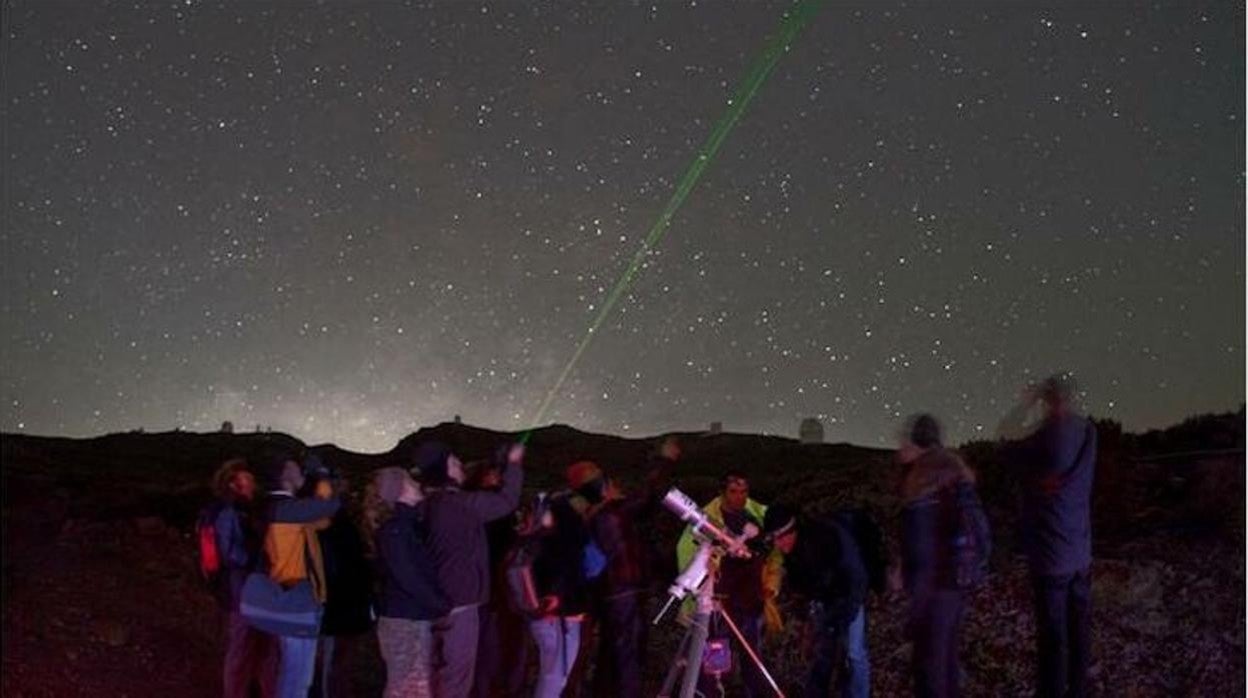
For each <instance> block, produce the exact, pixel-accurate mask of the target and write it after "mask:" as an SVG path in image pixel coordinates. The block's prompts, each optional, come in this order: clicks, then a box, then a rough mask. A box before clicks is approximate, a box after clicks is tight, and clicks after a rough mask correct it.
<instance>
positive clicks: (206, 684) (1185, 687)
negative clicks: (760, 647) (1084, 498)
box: [0, 409, 1245, 698]
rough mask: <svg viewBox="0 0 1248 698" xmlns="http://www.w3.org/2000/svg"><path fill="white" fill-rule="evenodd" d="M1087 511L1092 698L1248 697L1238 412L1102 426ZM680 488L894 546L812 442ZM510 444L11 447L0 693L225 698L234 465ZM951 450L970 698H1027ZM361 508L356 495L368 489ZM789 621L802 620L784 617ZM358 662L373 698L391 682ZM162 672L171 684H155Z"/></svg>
mask: <svg viewBox="0 0 1248 698" xmlns="http://www.w3.org/2000/svg"><path fill="white" fill-rule="evenodd" d="M1098 427H1099V429H1100V436H1101V439H1100V452H1099V462H1098V474H1097V481H1096V490H1095V494H1094V504H1093V507H1094V518H1095V524H1094V525H1095V529H1094V530H1095V549H1096V556H1097V562H1096V563H1095V567H1094V584H1095V594H1096V606H1095V612H1096V620H1095V630H1094V632H1095V643H1096V645H1095V647H1096V654H1097V660H1098V661H1097V664H1096V669H1095V671H1096V682H1097V685H1098V688H1099V689H1100V693H1101V694H1102V695H1140V696H1169V695H1242V694H1243V692H1244V688H1245V686H1244V664H1243V656H1244V597H1243V588H1244V526H1243V522H1244V474H1245V468H1244V455H1243V453H1244V452H1243V444H1244V414H1243V411H1242V409H1241V410H1240V411H1239V412H1237V413H1232V414H1224V415H1205V416H1200V417H1194V418H1192V419H1189V420H1186V421H1185V422H1183V423H1182V424H1180V425H1177V426H1175V427H1173V428H1171V429H1166V430H1157V431H1151V432H1148V433H1145V434H1140V435H1133V434H1127V433H1123V432H1122V430H1121V427H1120V426H1119V425H1117V424H1116V423H1113V422H1109V421H1101V422H1098ZM679 436H681V437H682V445H683V449H684V454H685V457H684V458H683V459H682V462H681V463H680V466H679V469H678V472H677V474H676V477H677V482H678V484H679V486H680V487H681V488H682V489H684V490H685V491H686V492H688V493H689V494H690V495H691V496H693V497H694V498H695V499H697V500H699V501H702V500H705V499H708V498H709V497H711V496H713V494H714V491H715V488H716V482H717V479H718V476H719V475H720V474H722V473H723V472H724V471H725V470H726V469H729V468H733V469H738V470H742V471H744V472H745V473H747V474H748V475H749V477H750V479H751V483H752V489H753V493H754V496H755V497H756V498H757V499H760V500H761V501H764V502H775V501H784V502H787V503H790V504H795V505H798V506H801V507H803V508H805V509H806V510H808V511H820V510H827V509H831V508H834V507H837V506H843V505H850V504H852V505H866V506H867V507H869V508H870V509H871V510H872V511H873V512H874V513H875V515H876V516H877V517H878V518H879V519H880V521H881V522H882V523H883V524H884V525H885V529H886V531H887V532H888V534H889V535H890V536H891V535H892V526H893V524H894V522H895V521H896V515H897V509H898V502H897V499H896V497H895V496H894V483H895V481H896V478H897V476H898V472H897V468H896V466H894V465H893V464H892V454H891V452H889V451H883V450H877V449H867V448H861V447H857V446H852V445H847V444H818V445H804V444H801V443H799V442H797V441H794V440H791V439H784V438H779V437H766V436H757V435H749V434H715V435H706V434H696V433H695V434H681V435H679ZM517 437H518V435H517V434H507V433H500V432H493V431H489V430H485V429H479V428H475V427H471V426H468V425H463V424H457V423H444V424H439V425H436V426H433V427H427V428H424V429H421V430H420V431H418V432H416V433H415V434H412V435H411V436H409V437H407V438H405V439H403V441H401V442H400V443H399V444H398V445H396V447H395V449H393V450H392V451H391V452H389V453H385V454H376V455H368V454H358V453H352V452H349V451H345V450H342V449H339V448H337V447H336V446H333V445H328V444H327V445H315V446H310V447H309V446H306V445H305V444H303V443H301V442H299V441H298V440H297V439H295V438H294V437H291V436H289V435H285V434H273V433H254V434H220V433H217V434H195V433H187V432H165V433H141V432H135V433H126V434H112V435H108V436H103V437H99V438H93V439H66V438H50V437H33V436H25V435H13V434H5V435H3V436H2V437H0V457H2V459H3V460H2V469H3V470H2V474H3V524H4V531H3V545H4V563H3V597H4V605H3V642H4V646H5V652H4V657H3V662H4V673H3V684H2V685H0V689H2V690H3V693H4V694H5V695H14V696H60V695H97V694H100V695H102V694H110V695H132V696H140V695H152V694H157V693H160V694H163V693H167V692H172V691H175V690H176V691H177V692H178V693H179V694H180V695H183V696H185V697H186V698H191V697H192V696H201V695H202V696H211V695H216V694H217V693H218V689H217V685H218V684H217V681H219V678H218V672H217V661H218V657H219V653H220V644H219V642H220V639H219V635H218V632H219V630H218V627H217V618H216V614H215V610H214V607H213V605H212V602H211V600H210V599H209V598H208V595H207V594H206V593H205V591H204V589H203V587H202V585H201V584H200V582H199V580H198V576H197V575H198V573H197V571H196V569H195V561H194V549H193V546H192V541H191V539H190V532H191V526H192V522H193V518H194V516H195V513H196V512H197V510H198V509H199V507H200V506H202V504H203V503H204V502H206V501H207V499H208V486H207V483H208V479H209V477H210V475H211V474H212V472H213V471H214V469H215V468H216V467H217V466H218V465H219V464H220V463H221V462H222V461H223V460H225V459H227V458H229V457H233V456H238V455H242V456H252V455H255V454H257V453H259V452H260V451H261V450H262V449H264V448H265V447H266V446H269V445H272V444H280V445H282V446H284V447H286V448H290V449H292V450H294V451H296V452H299V451H303V450H305V449H307V450H311V451H313V452H315V453H317V454H318V455H319V456H320V457H321V458H322V459H324V460H325V461H326V462H328V463H330V464H331V465H334V466H336V467H338V468H340V469H341V470H342V471H343V472H344V473H345V474H346V475H347V476H348V477H349V478H351V479H352V480H353V481H354V482H356V483H359V482H362V481H363V479H364V478H366V477H367V474H368V472H369V471H371V470H372V469H374V468H377V467H381V466H383V465H390V464H400V463H403V462H404V461H405V454H407V453H408V452H409V449H410V448H411V447H412V446H413V445H414V444H415V443H418V442H420V441H423V440H426V439H438V440H442V441H445V442H446V443H448V444H450V445H452V447H453V448H454V449H456V450H457V452H459V453H460V454H461V455H462V456H463V457H464V459H465V460H466V461H471V460H474V459H478V458H484V457H488V456H489V454H490V453H492V452H493V450H494V449H495V448H496V447H497V446H499V445H501V444H503V443H506V442H508V441H509V440H512V439H515V438H517ZM660 438H661V437H654V438H648V439H626V438H620V437H615V436H609V435H600V434H591V433H586V432H581V431H578V430H576V429H573V428H571V427H568V426H563V425H555V426H551V427H547V428H544V429H539V430H537V431H535V432H534V433H533V434H532V436H531V440H530V442H529V459H528V464H527V466H526V490H528V491H530V492H533V491H537V490H538V489H552V488H558V487H560V486H562V472H563V469H564V468H565V467H566V466H567V465H568V464H569V463H571V462H573V461H574V460H578V459H582V458H588V459H592V460H595V461H598V462H599V463H601V464H603V465H604V467H605V468H606V469H607V470H608V472H610V473H613V474H614V475H616V476H617V477H619V478H620V479H621V481H623V482H624V483H625V484H626V485H633V484H635V483H636V482H637V480H638V478H639V476H640V474H641V470H642V466H643V464H644V463H645V459H646V458H647V456H648V455H649V454H650V453H651V452H653V451H654V449H655V448H656V446H657V444H658V442H659V441H660ZM961 451H962V453H963V455H964V456H965V457H966V459H967V460H968V462H969V463H971V464H972V466H973V467H974V468H975V469H976V471H977V474H978V477H979V481H980V488H981V495H982V497H983V499H984V501H985V503H986V505H987V507H988V509H989V515H990V518H991V520H992V524H993V528H994V536H995V538H996V547H995V550H994V560H993V571H992V577H991V579H990V583H989V586H988V588H987V589H985V590H983V591H981V592H980V593H978V594H977V595H976V596H975V597H974V599H973V602H972V609H971V611H970V614H969V616H968V621H967V626H966V629H965V632H964V640H963V642H964V645H963V657H964V664H965V668H966V671H967V686H966V688H967V694H968V695H973V696H997V695H1020V694H1026V693H1027V691H1028V687H1029V685H1030V681H1031V671H1032V665H1033V662H1034V651H1033V649H1032V635H1031V633H1032V625H1031V623H1032V621H1031V615H1030V597H1029V591H1028V580H1027V577H1026V570H1025V566H1024V565H1023V562H1022V559H1021V558H1020V556H1019V555H1018V551H1017V549H1016V546H1015V545H1014V540H1015V533H1014V520H1015V518H1014V517H1015V513H1014V512H1015V504H1014V503H1015V501H1016V496H1017V492H1016V485H1015V482H1014V479H1013V478H1012V477H1011V475H1010V466H1009V464H1008V463H1004V462H1001V459H1000V457H999V449H998V447H997V444H995V443H993V442H975V443H969V444H965V445H964V446H963V447H962V448H961ZM357 491H358V489H357ZM679 528H680V524H679V522H678V521H676V519H675V517H673V516H670V515H667V514H664V515H662V516H661V519H660V521H659V522H658V526H657V530H656V531H655V535H656V536H657V537H658V540H659V542H660V544H661V546H660V547H662V548H665V549H667V550H670V549H671V547H672V545H673V544H674V539H675V536H676V534H677V532H678V531H679ZM904 603H905V601H904V598H902V597H901V596H899V595H892V596H886V597H884V598H876V599H873V600H872V601H871V604H870V609H869V610H870V613H871V618H872V620H871V622H870V624H869V628H870V630H869V632H870V641H871V649H872V652H873V665H874V666H873V684H874V688H875V691H876V693H877V694H879V695H898V694H902V695H904V694H906V693H908V691H909V688H908V683H907V678H906V676H907V675H906V657H907V653H908V651H909V649H908V645H906V643H905V642H904V632H903V627H902V619H903V616H904V613H903V609H904ZM790 610H794V609H790ZM677 634H678V631H677V629H676V628H675V627H674V626H673V625H672V624H671V623H668V624H665V625H664V626H661V627H660V628H658V629H656V630H655V632H654V633H653V636H652V642H651V651H650V653H649V661H650V663H651V665H650V672H649V675H648V677H647V678H648V680H649V681H657V680H658V679H659V678H660V677H661V673H662V671H663V669H664V668H665V667H666V665H667V663H668V659H669V655H670V654H671V653H672V652H673V651H674V649H675V647H674V645H675V642H676V640H677ZM796 646H797V643H796V629H795V626H794V625H793V624H790V626H789V628H788V629H787V630H786V632H785V634H784V635H783V636H782V637H780V638H777V639H774V640H772V641H771V642H770V643H769V645H768V647H767V650H766V651H767V654H768V657H769V658H770V661H771V663H772V665H773V668H774V669H775V670H776V671H777V672H778V673H779V674H780V676H781V677H783V678H784V680H785V681H786V683H789V684H791V683H792V681H793V680H794V679H795V678H796V677H797V676H798V675H799V674H800V671H801V669H802V667H803V666H804V664H803V662H802V659H801V658H800V657H799V656H798V654H797V650H796ZM362 662H363V663H362V664H361V665H360V666H359V667H357V672H358V677H359V678H360V686H361V691H362V695H375V694H376V693H375V691H376V688H377V684H378V681H379V679H378V676H379V672H380V671H381V668H380V666H379V665H378V660H377V658H376V656H375V654H374V655H370V656H369V657H366V658H365V659H364V660H362ZM158 667H159V670H158V669H157V668H158Z"/></svg>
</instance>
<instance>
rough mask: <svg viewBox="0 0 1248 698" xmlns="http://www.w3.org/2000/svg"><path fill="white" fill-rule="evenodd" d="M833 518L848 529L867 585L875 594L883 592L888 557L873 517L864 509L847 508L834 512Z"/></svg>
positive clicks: (882, 537)
mask: <svg viewBox="0 0 1248 698" xmlns="http://www.w3.org/2000/svg"><path fill="white" fill-rule="evenodd" d="M833 519H834V520H835V521H836V523H838V524H839V525H840V526H841V527H843V528H844V529H845V530H847V531H849V534H850V536H851V537H852V538H853V539H854V543H855V544H856V545H857V546H858V553H859V554H860V555H861V556H862V566H863V568H864V569H865V570H866V571H867V586H868V587H869V588H870V589H871V591H874V592H875V593H877V594H882V593H884V589H885V588H886V587H887V585H888V558H887V556H886V554H885V551H884V534H883V533H882V532H881V531H880V527H879V526H878V525H876V523H875V519H873V518H871V515H870V514H868V513H867V511H866V510H865V509H849V510H843V511H838V512H836V514H835V515H833Z"/></svg>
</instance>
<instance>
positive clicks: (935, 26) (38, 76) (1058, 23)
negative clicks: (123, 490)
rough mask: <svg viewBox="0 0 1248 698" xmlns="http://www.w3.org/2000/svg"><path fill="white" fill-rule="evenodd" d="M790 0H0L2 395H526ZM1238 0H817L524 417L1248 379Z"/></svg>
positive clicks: (438, 413) (986, 397) (837, 412)
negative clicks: (641, 261) (1055, 375)
mask: <svg viewBox="0 0 1248 698" xmlns="http://www.w3.org/2000/svg"><path fill="white" fill-rule="evenodd" d="M786 7H788V3H786V2H748V3H747V2H741V3H731V4H730V3H724V2H706V1H700V2H684V3H679V4H678V3H674V2H660V3H655V4H650V3H644V4H635V3H619V2H602V3H557V4H552V3H527V2H524V3H522V2H520V1H519V0H516V1H514V2H511V1H509V2H491V3H481V2H466V1H465V2H445V3H436V4H415V3H382V2H345V1H343V2H326V3H318V4H311V3H297V2H250V1H248V2H242V1H239V2H232V3H204V2H198V1H195V2H192V1H190V0H186V1H184V2H146V1H142V2H127V3H110V2H49V1H48V0H22V1H18V2H13V1H6V2H4V4H3V13H4V14H3V18H2V19H3V32H4V33H3V42H4V43H3V56H2V63H3V107H2V108H3V114H2V118H3V128H4V133H3V137H4V141H3V156H4V160H3V188H4V190H3V216H4V218H3V229H2V231H0V245H2V254H3V261H2V262H0V264H2V270H0V283H2V289H3V304H2V306H3V307H2V315H3V317H2V322H3V327H2V329H0V342H2V345H0V351H2V355H3V371H2V373H3V375H2V379H0V395H2V397H3V407H2V409H0V429H3V430H4V431H6V432H14V431H16V432H26V433H37V434H56V435H71V436H88V435H95V434H100V433H105V432H112V431H125V430H130V429H136V428H144V429H146V430H148V431H156V430H166V429H173V428H176V427H182V428H185V429H188V430H193V431H211V430H215V429H217V428H218V427H219V426H220V425H221V423H222V422H223V421H224V420H231V421H233V422H234V424H235V425H236V429H237V430H239V431H250V430H252V429H255V428H256V425H263V426H265V427H271V428H273V429H275V430H284V431H288V432H290V433H292V434H294V435H295V436H298V437H300V438H302V439H304V440H305V441H308V442H310V443H320V442H325V441H333V442H336V443H338V444H339V445H342V446H344V447H348V448H354V449H357V450H366V451H382V450H387V449H389V448H390V447H391V446H393V445H394V443H395V442H396V441H397V440H398V439H399V438H400V437H402V436H403V435H405V434H407V433H408V432H410V431H412V430H414V429H416V428H418V427H420V426H424V425H429V424H434V423H437V422H439V421H444V420H449V419H451V418H452V417H453V415H456V414H458V415H462V417H463V420H464V421H465V422H468V423H471V424H476V425H480V426H485V427H490V428H496V429H507V430H517V429H522V428H524V427H527V426H529V420H531V419H533V418H534V416H535V414H534V413H535V412H536V410H537V407H538V405H539V403H540V402H541V401H542V398H543V396H544V395H545V394H546V392H547V391H548V390H550V388H551V386H552V385H553V383H554V381H555V379H556V377H557V376H558V374H559V372H560V371H561V369H562V368H563V367H564V365H565V364H566V363H567V362H568V360H569V358H570V357H571V355H572V352H573V350H574V348H575V346H576V343H577V342H578V341H579V340H580V339H581V338H582V337H583V336H584V335H585V332H586V327H587V325H588V324H589V323H590V322H591V320H592V319H593V317H594V315H595V313H596V312H597V311H598V309H599V308H600V307H601V304H602V303H603V301H604V299H605V297H606V295H607V293H608V291H609V290H610V288H611V287H612V285H613V284H614V283H615V281H616V279H617V278H618V277H619V276H620V274H621V273H622V272H623V270H624V268H625V267H626V266H627V264H628V261H629V260H630V259H631V258H632V256H633V255H634V254H635V253H636V252H637V250H638V249H639V247H640V245H641V244H642V240H643V238H644V237H645V235H646V233H647V231H648V230H649V229H650V227H651V226H652V225H653V224H654V222H655V220H656V217H657V216H658V214H659V212H660V210H661V209H662V208H663V206H664V204H665V203H666V202H667V200H668V198H669V197H670V196H671V194H672V191H673V189H674V187H675V184H676V183H677V182H678V181H679V179H680V177H681V175H682V174H683V173H684V171H685V170H686V168H687V167H688V166H689V163H690V160H691V159H692V158H693V157H694V156H695V154H696V152H697V149H698V147H699V145H700V144H701V143H702V142H703V141H704V140H705V138H706V137H707V135H708V133H709V132H710V130H711V127H712V125H713V124H714V123H715V122H716V120H717V119H719V118H720V116H721V115H722V114H723V112H724V110H725V109H726V108H727V103H728V100H729V99H730V98H732V96H733V93H734V90H735V87H736V85H737V84H738V83H739V82H740V81H741V79H742V78H743V76H744V75H745V73H746V72H747V70H748V69H749V67H750V65H751V64H752V63H753V62H754V61H755V60H756V58H757V57H758V55H759V53H760V51H761V50H762V48H763V47H764V45H765V42H766V40H767V37H768V36H769V34H772V33H774V32H775V31H776V29H777V26H778V25H779V22H780V18H781V15H782V13H783V12H784V10H785V8H786ZM1244 26H1245V22H1244V10H1243V6H1242V3H1237V2H1219V3H1200V2H1176V3H1169V4H1162V5H1155V4H1144V3H1123V2H1117V3H1070V2H1065V3H1061V6H1060V7H1051V6H1038V5H1031V4H1024V3H1016V2H1011V3H986V2H952V3H935V4H930V5H929V4H925V3H924V4H908V5H904V6H903V5H897V6H890V5H888V4H886V3H875V2H863V3H856V4H846V3H835V2H834V3H830V4H829V5H828V6H827V7H826V8H825V9H824V10H823V11H822V12H821V13H820V14H819V15H818V16H817V17H816V18H815V20H814V21H813V22H812V23H811V24H810V25H809V26H808V27H807V28H806V30H805V31H804V32H803V33H802V34H801V35H800V36H799V37H798V39H797V40H796V41H795V42H794V43H793V45H792V46H791V50H790V51H788V52H787V54H785V55H784V57H783V58H782V59H781V61H780V62H779V64H778V65H777V67H776V69H775V71H774V72H773V73H772V75H771V77H770V79H769V80H768V82H767V83H765V84H764V86H763V87H762V89H761V90H760V91H759V92H758V93H757V96H756V97H755V100H754V101H753V102H752V103H751V104H750V106H749V108H748V110H747V111H746V112H745V115H744V117H743V118H742V119H741V121H740V123H739V125H738V126H737V128H736V129H735V131H733V132H732V133H731V134H730V135H729V136H728V139H727V141H726V142H725V143H724V146H723V148H722V150H721V151H720V152H719V155H718V156H717V158H716V159H715V160H714V161H712V162H711V164H710V166H709V168H708V169H707V170H706V173H705V176H704V177H703V178H702V180H701V181H700V182H699V183H698V185H697V187H696V188H695V189H694V190H693V192H692V194H691V195H690V196H689V198H688V200H687V202H686V203H685V205H684V206H683V208H681V209H680V210H679V212H678V214H677V215H676V216H675V218H674V219H673V221H672V226H671V228H670V229H669V230H668V232H667V234H666V236H665V237H664V238H663V239H662V240H661V242H660V243H659V244H658V246H657V247H656V248H655V249H654V250H653V251H652V253H651V254H650V256H649V257H648V261H647V262H646V264H645V266H644V268H643V269H642V271H641V273H640V274H639V275H638V276H637V279H636V282H635V284H634V285H633V286H632V287H631V289H630V291H629V293H628V294H627V295H625V296H624V297H623V299H622V300H621V302H620V303H619V305H618V306H617V307H616V309H615V312H614V313H613V314H612V315H611V316H610V318H609V319H608V320H607V322H606V323H605V324H604V325H603V327H602V328H601V330H600V331H599V332H598V333H596V334H595V341H594V343H593V344H592V345H591V346H590V347H589V349H588V350H587V351H586V352H585V354H584V356H583V358H582V359H581V360H580V362H579V363H578V364H577V365H576V367H575V370H574V372H573V374H572V377H571V378H570V379H569V381H568V382H567V384H566V385H565V387H564V389H563V390H562V392H561V393H560V395H559V397H558V399H556V400H555V401H554V403H553V407H552V409H551V410H550V412H549V414H548V415H546V416H545V419H544V420H543V421H545V422H555V421H557V422H563V423H567V424H571V425H573V426H576V427H578V428H582V429H587V430H594V431H603V432H610V433H616V434H624V435H634V436H648V435H652V434H656V433H659V432H665V431H671V430H694V429H703V428H706V426H707V424H709V423H710V422H711V421H721V422H723V425H724V429H725V430H727V431H743V432H768V433H776V434H784V435H789V436H795V435H796V433H797V427H798V423H799V421H800V420H801V419H802V418H803V417H807V416H818V417H820V418H822V420H823V422H824V425H825V429H826V431H827V439H828V440H831V441H843V440H844V441H851V442H855V443H861V444H869V445H880V444H891V443H893V441H894V435H895V433H896V430H897V427H898V424H899V423H900V422H901V420H902V418H903V417H905V416H906V415H908V414H910V413H912V412H915V411H920V410H925V411H932V412H934V413H935V414H937V415H938V416H939V417H941V418H942V419H943V420H944V421H945V423H946V426H947V428H948V430H949V432H950V437H951V440H952V441H954V442H958V441H961V440H964V439H968V438H975V437H988V436H990V435H991V433H992V431H993V428H994V427H995V425H996V423H997V421H998V420H999V419H1000V417H1001V416H1002V415H1003V414H1004V413H1005V412H1006V411H1007V409H1008V408H1009V407H1010V405H1012V404H1013V401H1014V399H1015V398H1016V396H1017V395H1018V394H1019V392H1020V389H1021V387H1022V386H1023V385H1024V384H1025V383H1026V382H1027V381H1028V380H1029V379H1034V378H1039V377H1043V376H1044V375H1047V374H1049V373H1051V372H1053V371H1055V370H1058V369H1070V370H1072V371H1074V372H1075V375H1076V377H1077V379H1078V382H1079V384H1080V387H1081V388H1082V389H1083V390H1084V391H1085V392H1086V395H1085V405H1086V409H1087V411H1089V412H1090V413H1092V414H1093V415H1096V416H1102V417H1111V418H1113V419H1117V420H1120V421H1121V422H1123V423H1124V425H1125V426H1126V427H1128V428H1130V429H1140V428H1146V427H1155V426H1164V425H1168V424H1170V423H1173V422H1176V421H1179V420H1181V419H1182V418H1184V417H1185V416H1188V415H1190V414H1193V413H1199V412H1207V411H1220V410H1226V409H1234V408H1237V407H1238V405H1239V404H1240V403H1241V402H1242V401H1243V399H1244V384H1245V375H1244V366H1245V357H1244V336H1245V335H1244V332H1245V327H1244V317H1245V308H1244V290H1245V284H1244V259H1245V251H1244V241H1245V234H1244V220H1245V218H1244V192H1245V177H1244V152H1245V151H1244V132H1245V131H1244V123H1243V122H1244V116H1245V115H1244V103H1245V100H1244V75H1245V72H1244V55H1245V47H1244Z"/></svg>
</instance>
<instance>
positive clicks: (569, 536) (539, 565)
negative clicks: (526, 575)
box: [533, 498, 590, 616]
mask: <svg viewBox="0 0 1248 698" xmlns="http://www.w3.org/2000/svg"><path fill="white" fill-rule="evenodd" d="M550 512H551V515H552V516H553V517H554V520H555V525H554V528H553V529H552V530H550V531H548V532H546V533H544V534H542V535H541V537H540V538H539V539H538V540H537V555H536V556H535V558H534V559H533V581H534V584H535V585H536V587H537V594H538V596H539V597H545V596H556V597H558V599H559V607H558V609H556V611H555V614H556V615H560V616H575V615H580V614H582V613H585V612H587V611H588V610H589V580H588V579H586V577H585V546H586V545H588V544H589V540H590V538H589V530H588V528H587V527H586V525H585V521H584V519H582V518H581V515H580V514H579V513H577V512H576V511H575V510H574V509H573V508H572V506H571V504H570V503H569V502H568V499H567V498H558V499H556V500H555V501H553V502H552V503H551V508H550Z"/></svg>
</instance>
